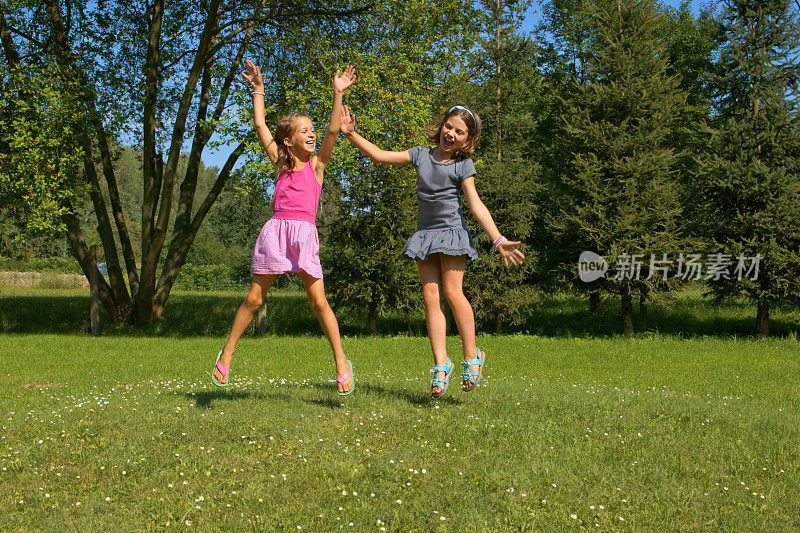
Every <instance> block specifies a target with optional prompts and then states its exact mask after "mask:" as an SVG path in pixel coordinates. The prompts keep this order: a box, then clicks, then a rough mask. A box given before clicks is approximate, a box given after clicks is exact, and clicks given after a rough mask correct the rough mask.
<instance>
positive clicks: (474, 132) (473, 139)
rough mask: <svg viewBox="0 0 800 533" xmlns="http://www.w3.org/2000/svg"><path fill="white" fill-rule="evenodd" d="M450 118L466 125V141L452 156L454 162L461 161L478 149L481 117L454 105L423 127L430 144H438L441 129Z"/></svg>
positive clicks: (463, 107) (467, 109) (464, 107)
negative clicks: (454, 118) (457, 119)
mask: <svg viewBox="0 0 800 533" xmlns="http://www.w3.org/2000/svg"><path fill="white" fill-rule="evenodd" d="M450 117H458V118H460V119H461V120H463V121H464V124H466V125H467V141H466V142H465V143H464V145H463V146H462V147H461V148H459V149H458V150H456V151H455V153H454V154H453V158H454V159H455V160H456V161H462V160H464V159H466V158H468V157H469V156H470V155H471V154H472V152H474V151H475V148H477V147H478V143H479V142H480V140H481V117H479V116H478V113H476V112H475V111H473V110H472V109H470V108H468V107H467V106H464V105H461V104H456V105H454V106H452V107H451V108H450V109H448V110H447V111H445V112H444V113H442V114H441V115H439V117H438V118H437V119H436V120H434V121H433V122H431V123H430V124H428V125H427V126H425V133H426V134H427V135H428V140H429V141H430V142H432V143H433V144H436V145H438V144H439V138H440V136H441V134H442V127H443V126H444V123H445V122H446V121H447V119H448V118H450Z"/></svg>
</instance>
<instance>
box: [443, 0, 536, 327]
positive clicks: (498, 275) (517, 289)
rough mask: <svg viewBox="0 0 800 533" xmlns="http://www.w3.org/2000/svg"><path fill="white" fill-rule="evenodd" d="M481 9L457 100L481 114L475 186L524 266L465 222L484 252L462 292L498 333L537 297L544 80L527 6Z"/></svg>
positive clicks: (495, 4)
mask: <svg viewBox="0 0 800 533" xmlns="http://www.w3.org/2000/svg"><path fill="white" fill-rule="evenodd" d="M483 8H484V9H483V10H482V12H481V14H480V16H479V18H478V21H479V22H480V25H481V35H480V37H479V39H478V45H479V47H478V48H477V49H476V50H475V51H474V52H473V54H472V55H471V61H470V64H469V72H470V74H471V77H470V85H469V87H468V88H467V89H466V90H465V89H462V88H459V90H458V93H457V94H453V95H452V99H453V101H454V102H458V101H462V100H463V99H464V96H465V95H466V96H467V97H468V98H469V100H470V101H469V102H468V104H469V105H471V106H472V107H473V108H474V109H475V110H476V111H477V112H478V114H479V115H480V117H481V121H482V122H483V134H482V137H481V143H480V145H479V146H478V150H477V151H476V152H475V153H474V154H473V159H474V160H475V163H476V170H477V176H476V181H475V186H476V188H477V190H478V193H479V194H480V196H481V200H482V201H483V203H484V204H485V205H486V207H487V208H488V209H489V212H490V213H491V214H492V217H493V218H494V221H495V223H496V224H497V227H498V229H499V230H500V231H501V232H503V233H504V234H505V235H507V236H508V238H509V239H512V240H519V241H522V242H523V245H522V248H521V249H522V250H523V252H524V253H525V254H526V258H525V262H524V263H523V264H522V265H521V266H519V267H514V268H509V267H506V266H505V265H504V264H503V261H501V260H500V259H499V257H496V252H494V251H493V250H492V243H491V242H490V241H489V238H488V237H487V235H486V234H485V232H484V231H483V229H482V228H481V227H480V225H479V224H478V223H477V222H476V221H475V219H474V218H473V217H471V216H469V215H467V216H466V217H465V218H466V219H467V224H468V226H469V227H470V232H471V234H472V235H473V238H474V240H475V245H476V247H477V248H478V250H479V253H480V254H481V257H480V258H479V259H478V261H474V262H471V263H469V265H468V273H467V276H468V278H467V283H465V284H464V285H465V286H464V289H465V293H466V294H467V296H468V298H469V300H470V302H472V304H473V308H474V311H475V317H476V318H477V319H478V320H479V321H482V322H491V323H492V324H493V326H494V330H495V331H496V332H497V333H501V332H502V331H503V325H504V323H506V322H508V323H517V322H520V321H521V320H522V319H523V318H524V309H525V308H526V306H527V305H528V304H530V303H531V302H532V301H533V300H534V299H535V297H536V291H535V286H534V284H533V282H534V276H533V272H534V269H535V268H536V266H537V263H538V262H537V254H536V252H535V249H536V248H535V246H534V243H533V242H532V239H533V235H534V228H535V227H536V225H537V223H538V222H539V220H540V218H541V217H540V214H539V208H538V206H539V205H540V203H539V202H537V197H536V195H537V192H538V191H539V190H540V189H541V185H540V184H539V171H540V167H539V165H538V164H537V162H536V161H538V159H539V157H538V156H539V154H538V153H537V149H536V144H535V142H536V137H535V130H536V128H537V127H538V125H539V124H538V123H539V120H538V117H539V112H540V111H541V104H542V102H541V98H540V91H541V79H542V76H541V74H540V73H539V71H538V70H537V69H536V66H535V64H534V63H533V57H534V51H535V47H534V43H533V41H532V40H531V39H530V38H528V37H527V36H525V35H522V34H521V32H520V27H521V22H522V20H523V17H524V15H525V12H526V10H527V9H529V8H530V2H524V1H523V2H520V1H515V0H511V1H507V0H502V1H500V0H487V1H485V2H483ZM465 211H466V208H465Z"/></svg>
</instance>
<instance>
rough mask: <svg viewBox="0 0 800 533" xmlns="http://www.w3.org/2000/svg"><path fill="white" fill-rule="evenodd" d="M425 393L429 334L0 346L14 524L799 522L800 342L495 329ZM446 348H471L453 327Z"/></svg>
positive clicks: (3, 503) (2, 455) (648, 525)
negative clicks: (218, 371) (350, 369)
mask: <svg viewBox="0 0 800 533" xmlns="http://www.w3.org/2000/svg"><path fill="white" fill-rule="evenodd" d="M480 340H481V342H480V344H481V346H482V347H483V348H484V349H485V350H486V351H487V352H488V354H489V359H488V363H487V370H486V376H485V382H484V386H483V387H481V388H479V389H477V390H476V391H474V392H472V393H469V394H464V393H461V392H460V391H459V390H458V388H457V386H455V387H451V389H450V391H449V392H448V394H447V396H446V397H444V398H442V399H440V400H437V401H433V400H430V399H429V397H428V395H427V385H428V383H429V382H428V375H427V369H428V367H429V366H430V364H431V363H430V361H429V356H428V351H429V348H428V344H427V339H425V338H419V337H404V336H395V337H379V338H352V337H350V338H346V339H344V345H345V349H346V351H347V352H348V354H349V357H350V358H351V359H352V360H353V362H354V364H355V368H356V376H357V389H356V391H355V393H354V394H353V395H352V396H350V397H347V398H340V397H338V396H337V395H336V394H335V392H334V386H335V384H334V382H333V380H332V379H331V376H330V374H331V372H332V364H331V362H330V361H329V360H330V350H329V348H328V346H327V343H326V341H325V340H324V338H321V337H319V336H303V335H299V336H293V337H286V336H267V337H264V338H261V339H245V340H243V341H242V342H241V344H240V349H239V351H238V353H237V356H236V358H235V359H234V366H233V370H232V372H233V373H232V376H233V378H232V387H231V388H230V389H229V390H224V391H223V390H219V389H215V388H213V387H212V386H211V384H210V381H209V377H208V371H209V369H210V367H211V364H212V362H213V357H214V354H215V353H216V351H217V350H218V349H219V346H220V345H221V343H222V342H223V338H222V337H209V338H165V339H159V338H150V337H138V338H129V337H101V338H91V337H88V336H81V335H4V336H3V337H0V342H1V343H2V351H0V353H1V354H2V355H0V360H2V364H3V370H2V375H3V383H4V387H3V388H2V392H0V416H1V417H2V437H1V438H0V467H1V468H2V470H0V480H2V483H0V529H2V530H30V529H38V528H41V529H45V530H53V529H55V530H60V529H66V530H99V529H123V530H131V529H133V530H136V529H139V530H145V529H146V530H151V529H157V530H162V529H170V530H171V529H185V528H198V529H200V530H222V529H228V530H231V529H232V530H240V529H259V530H261V529H266V530H271V529H277V530H295V531H296V530H298V529H299V528H302V529H303V530H312V531H327V530H332V529H339V528H344V529H351V530H355V531H364V530H370V531H382V530H383V529H382V528H385V530H387V531H407V530H411V531H430V530H443V531H444V530H464V529H467V528H475V529H478V530H503V531H504V530H542V529H545V530H546V529H560V528H570V529H578V528H579V527H586V528H594V529H597V528H598V527H599V528H600V529H621V530H637V531H640V530H653V531H655V530H663V529H669V530H676V529H678V530H681V529H683V530H797V529H798V528H800V516H799V515H798V512H797V511H798V507H797V502H798V501H800V484H798V483H797V479H798V476H799V475H800V434H799V433H800V430H799V429H798V428H800V405H799V404H800V400H798V398H800V395H799V394H798V393H800V390H799V389H800V348H798V345H797V342H796V341H795V340H793V339H783V340H767V341H756V340H744V341H734V340H727V339H714V338H708V339H693V340H681V339H677V338H671V337H664V336H656V335H653V336H649V337H640V338H633V339H622V338H608V339H580V338H573V339H548V338H543V337H536V336H525V335H517V336H484V337H482V338H481V339H480ZM448 342H449V348H450V351H451V353H452V354H456V353H458V339H457V338H450V339H449V340H448Z"/></svg>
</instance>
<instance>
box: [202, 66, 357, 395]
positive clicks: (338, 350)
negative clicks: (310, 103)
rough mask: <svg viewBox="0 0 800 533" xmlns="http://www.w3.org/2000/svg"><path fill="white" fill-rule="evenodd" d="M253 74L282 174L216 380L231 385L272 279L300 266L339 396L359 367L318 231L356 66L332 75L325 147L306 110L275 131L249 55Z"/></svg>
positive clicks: (263, 136) (264, 138)
mask: <svg viewBox="0 0 800 533" xmlns="http://www.w3.org/2000/svg"><path fill="white" fill-rule="evenodd" d="M245 66H246V67H247V72H246V73H245V72H242V76H244V78H245V79H246V80H247V81H248V82H250V85H252V86H253V112H254V114H255V125H256V131H257V132H258V139H259V141H261V146H263V147H264V150H266V152H267V155H268V156H269V158H270V160H271V161H272V162H273V163H274V164H275V168H276V170H277V172H278V177H277V179H276V180H275V193H274V194H273V197H272V218H271V219H269V220H268V221H267V223H266V224H264V227H263V228H262V229H261V233H260V234H259V236H258V240H257V241H256V245H255V248H254V249H253V259H252V261H251V263H250V271H251V272H252V273H253V283H252V285H251V287H250V292H249V293H248V295H247V298H245V300H244V303H242V305H241V306H240V307H239V310H238V311H237V312H236V317H235V318H234V319H233V326H232V327H231V333H230V335H229V336H228V342H227V343H226V344H225V347H224V348H223V349H222V350H220V352H219V354H218V355H217V361H216V363H215V365H214V368H213V370H212V372H211V380H212V381H213V382H214V384H215V385H218V386H220V387H225V386H227V385H228V373H229V372H230V365H231V360H232V359H233V352H234V350H235V349H236V343H237V342H238V341H239V338H240V337H241V336H242V333H244V330H245V329H246V328H247V326H248V325H249V324H250V322H251V321H252V320H253V314H254V313H255V312H256V310H257V309H258V308H259V307H260V306H261V303H262V302H263V301H264V298H265V297H266V295H267V290H268V289H269V287H270V285H272V282H273V281H274V280H275V278H276V277H277V276H278V275H279V274H283V273H285V272H294V273H295V274H297V275H298V276H300V280H301V281H302V282H303V287H305V289H306V294H307V295H308V301H309V303H310V304H311V309H312V310H313V311H314V314H316V315H317V319H318V320H319V323H320V325H321V326H322V330H323V331H324V332H325V336H326V337H327V338H328V342H330V344H331V348H333V358H334V360H335V361H336V381H337V382H338V384H339V385H338V388H339V391H338V392H339V394H340V395H342V396H344V395H347V394H350V393H351V392H353V388H354V386H355V383H354V381H353V365H352V364H351V363H350V361H348V360H347V358H346V357H345V355H344V350H342V342H341V339H340V337H339V324H338V323H337V322H336V317H335V316H334V314H333V311H332V310H331V308H330V306H329V305H328V300H327V299H326V298H325V288H324V285H323V284H322V267H321V266H320V263H319V237H318V235H317V226H316V224H315V223H314V222H315V220H316V217H317V204H318V203H319V194H320V191H321V189H322V177H323V172H324V170H325V165H327V164H328V160H329V159H330V157H331V152H332V151H333V146H334V144H335V143H336V137H337V135H338V133H339V121H340V118H341V111H342V94H343V93H344V91H345V89H347V88H348V87H349V86H350V84H352V83H353V79H355V69H354V68H353V67H352V66H348V67H347V68H345V69H344V73H343V74H342V73H340V72H339V71H338V70H337V71H336V76H335V77H334V78H333V89H334V93H333V94H334V98H333V109H332V110H331V118H330V121H329V123H328V129H327V131H326V132H325V137H324V138H323V139H322V145H321V146H320V149H319V152H317V153H316V154H315V153H314V152H315V151H316V149H317V135H316V133H315V132H314V125H313V124H312V123H311V119H310V118H309V116H308V115H306V114H305V113H292V114H291V115H288V116H286V117H283V118H282V119H281V120H280V121H279V122H278V124H277V126H276V128H275V137H273V136H272V134H271V133H270V131H269V128H267V124H266V122H265V120H264V82H263V80H262V78H261V71H260V69H259V68H258V67H257V66H256V65H255V64H253V62H252V61H246V62H245Z"/></svg>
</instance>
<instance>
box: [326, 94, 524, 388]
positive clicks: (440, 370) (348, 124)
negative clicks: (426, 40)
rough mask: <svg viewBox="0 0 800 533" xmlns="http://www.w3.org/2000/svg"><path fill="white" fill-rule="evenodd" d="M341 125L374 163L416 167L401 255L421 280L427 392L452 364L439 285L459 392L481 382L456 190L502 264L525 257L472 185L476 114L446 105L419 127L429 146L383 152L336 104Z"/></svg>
mask: <svg viewBox="0 0 800 533" xmlns="http://www.w3.org/2000/svg"><path fill="white" fill-rule="evenodd" d="M340 131H341V132H342V133H343V134H344V136H345V137H346V138H347V140H349V141H350V142H351V143H353V145H355V146H356V147H357V148H358V149H359V150H361V151H362V152H363V153H364V154H365V155H367V157H369V158H370V159H371V160H372V161H373V162H374V163H387V164H389V165H407V164H412V165H414V167H415V168H416V170H417V204H418V206H419V217H418V222H417V231H415V232H414V233H413V234H412V235H411V237H409V239H408V242H407V243H406V246H405V249H404V250H403V257H405V258H408V259H414V260H416V261H417V268H418V269H419V278H420V281H421V282H422V299H423V301H424V303H425V320H426V323H427V326H428V337H429V338H430V341H431V349H432V350H433V360H434V366H433V368H432V369H431V372H432V373H433V374H434V377H433V379H432V380H431V394H432V395H433V396H434V397H438V396H441V395H442V394H444V392H445V391H446V390H447V387H448V385H449V380H450V374H451V373H452V372H453V368H454V367H455V365H454V364H453V363H452V361H450V358H449V357H447V347H446V342H445V341H446V339H445V334H446V322H445V316H444V313H443V312H442V307H441V296H440V288H441V289H443V291H444V297H445V298H447V302H448V303H449V304H450V308H451V309H452V310H453V316H454V318H455V320H456V324H457V326H458V333H459V334H460V336H461V343H462V346H463V350H464V353H463V356H464V360H463V362H462V363H461V365H462V367H463V375H462V383H461V390H463V391H464V392H469V391H471V390H472V389H474V388H475V387H476V386H477V385H478V383H479V382H480V379H481V376H482V375H483V367H484V364H485V362H486V354H485V353H484V352H483V351H481V350H480V349H478V348H477V347H476V346H475V317H474V315H473V312H472V306H471V305H470V303H469V301H468V300H467V299H466V297H465V296H464V292H463V290H462V282H463V279H464V266H465V265H466V261H467V258H468V257H469V258H470V259H473V260H474V259H477V258H478V252H477V251H476V250H475V245H474V244H473V242H472V237H471V236H470V234H469V231H467V225H466V223H465V222H464V215H463V213H462V212H461V192H462V191H463V193H464V196H465V197H466V199H467V204H468V205H469V208H470V211H472V214H473V215H474V216H475V218H476V219H477V221H478V223H480V225H481V227H483V229H484V231H486V233H487V234H488V235H489V238H490V239H491V240H492V241H493V243H494V247H495V249H496V250H497V251H498V252H500V255H501V256H502V257H503V261H504V262H505V264H506V266H508V264H509V263H510V264H512V265H518V264H520V263H522V260H523V259H524V258H525V256H524V255H523V254H522V252H520V251H519V250H518V249H517V245H518V244H520V243H519V241H509V240H507V239H506V238H505V237H503V236H502V235H501V234H500V232H499V231H498V230H497V226H495V223H494V220H493V219H492V215H491V214H490V213H489V210H488V209H486V206H485V205H483V202H481V199H480V197H479V196H478V192H477V191H476V189H475V165H473V163H472V160H471V159H470V158H469V155H470V154H471V153H472V152H473V151H474V150H475V147H476V146H477V145H478V141H479V140H480V135H481V120H480V117H479V116H478V114H477V113H475V112H474V111H472V110H470V109H468V108H467V107H465V106H461V105H456V106H453V107H451V108H450V109H449V110H448V111H447V112H445V113H442V115H441V116H440V117H439V118H438V119H437V120H436V121H435V122H434V123H433V124H431V126H430V127H428V128H426V133H427V134H428V139H429V140H430V142H431V144H433V145H434V146H435V147H434V148H429V147H426V146H415V147H413V148H410V149H409V150H405V151H403V152H392V151H387V150H382V149H380V148H378V147H377V146H376V145H374V144H373V143H371V142H369V141H368V140H366V139H365V138H364V137H362V136H361V135H359V134H358V133H356V131H355V116H354V115H351V114H350V110H349V109H348V107H347V106H344V107H343V108H342V119H341V122H340Z"/></svg>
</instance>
